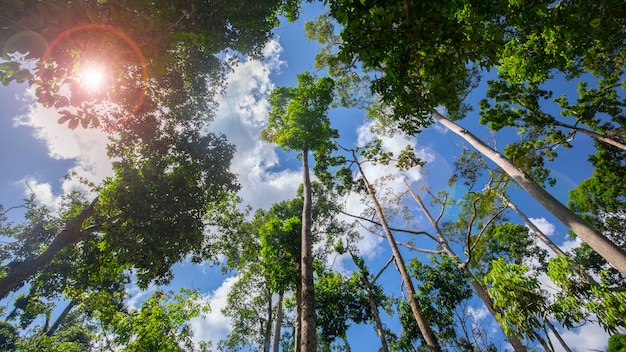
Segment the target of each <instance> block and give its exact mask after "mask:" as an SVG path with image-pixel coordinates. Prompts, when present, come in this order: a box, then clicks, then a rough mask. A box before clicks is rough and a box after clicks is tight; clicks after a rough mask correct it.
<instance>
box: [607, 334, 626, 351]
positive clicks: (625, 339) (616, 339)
mask: <svg viewBox="0 0 626 352" xmlns="http://www.w3.org/2000/svg"><path fill="white" fill-rule="evenodd" d="M606 351H607V352H624V351H626V335H624V334H615V335H612V336H611V337H610V338H609V348H608V349H607V350H606Z"/></svg>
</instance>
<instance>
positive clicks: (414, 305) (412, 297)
mask: <svg viewBox="0 0 626 352" xmlns="http://www.w3.org/2000/svg"><path fill="white" fill-rule="evenodd" d="M350 152H351V153H352V160H351V161H352V162H354V164H356V166H357V169H358V170H359V174H360V175H361V180H362V181H363V186H364V188H365V191H366V192H367V194H368V195H369V197H370V199H371V201H372V203H373V205H374V209H375V211H376V215H377V216H378V219H379V221H380V224H381V226H382V228H383V230H384V232H385V237H386V238H387V242H388V243H389V247H390V248H391V252H392V254H393V258H394V261H395V264H396V268H397V269H398V272H399V273H400V276H401V277H402V282H403V283H404V287H405V289H406V292H407V296H408V297H407V299H408V301H409V305H410V307H411V311H412V312H413V316H414V317H415V321H416V322H417V325H418V327H419V330H420V332H421V333H422V337H423V338H424V341H425V342H426V345H427V346H428V348H429V349H430V350H431V351H433V352H435V351H441V347H440V345H439V341H438V340H437V337H436V336H435V334H434V333H433V331H432V329H431V327H430V323H429V322H428V319H427V318H426V317H425V316H424V314H423V313H422V309H421V307H420V305H419V303H418V301H417V296H416V292H415V288H414V286H413V281H412V280H411V277H410V276H409V273H408V271H407V268H406V265H405V263H404V259H403V257H402V254H401V253H400V250H399V249H398V244H397V243H396V240H395V238H394V236H393V233H392V231H391V229H390V227H389V224H388V223H387V217H386V216H385V213H384V212H383V209H382V207H381V205H380V203H379V201H378V198H377V197H376V192H375V190H374V187H373V186H372V185H371V184H370V183H369V181H368V179H367V177H366V175H365V172H364V171H363V168H362V167H361V162H360V161H359V160H358V158H357V155H356V151H355V150H351V151H350Z"/></svg>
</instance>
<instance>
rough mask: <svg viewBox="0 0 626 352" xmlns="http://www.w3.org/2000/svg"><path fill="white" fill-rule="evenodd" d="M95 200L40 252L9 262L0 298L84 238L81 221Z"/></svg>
mask: <svg viewBox="0 0 626 352" xmlns="http://www.w3.org/2000/svg"><path fill="white" fill-rule="evenodd" d="M97 202H98V198H97V197H96V199H94V200H93V201H92V202H91V204H89V206H87V208H85V209H83V210H82V211H81V212H80V213H78V215H76V216H75V217H74V218H72V219H71V220H69V221H68V222H67V225H65V228H64V229H63V230H61V232H59V234H58V235H56V237H54V239H53V240H52V242H51V243H50V245H48V247H47V248H46V249H45V250H44V251H43V252H42V253H41V254H39V255H37V256H34V257H30V258H28V259H26V260H25V261H23V262H11V263H9V264H8V265H7V268H8V272H7V276H5V277H3V278H2V279H0V299H2V298H5V297H6V296H7V295H8V294H9V292H11V291H13V290H14V289H16V288H18V287H20V286H21V285H23V284H24V282H25V281H26V280H28V279H29V278H30V277H31V276H33V275H35V274H36V273H38V272H39V271H40V270H41V269H43V268H44V267H45V266H46V265H48V264H50V262H51V261H52V259H54V257H55V256H56V255H57V253H59V252H60V251H61V250H62V249H64V248H67V247H69V246H71V245H73V244H75V243H77V242H80V241H82V240H83V238H84V237H83V236H84V234H83V232H82V227H83V223H84V222H85V220H87V219H89V218H90V217H92V216H93V215H94V214H95V211H94V206H95V205H96V203H97Z"/></svg>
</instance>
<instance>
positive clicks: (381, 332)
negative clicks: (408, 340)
mask: <svg viewBox="0 0 626 352" xmlns="http://www.w3.org/2000/svg"><path fill="white" fill-rule="evenodd" d="M359 271H360V272H361V281H362V282H363V285H365V289H366V290H367V301H368V303H369V305H370V309H371V310H372V315H373V316H374V323H375V324H376V333H377V334H378V338H380V344H381V346H382V347H381V350H382V351H383V352H389V345H387V338H386V337H385V329H384V327H383V322H382V321H381V320H380V314H378V304H376V300H375V299H374V294H373V293H372V284H371V283H370V280H369V279H368V278H367V273H366V272H365V271H363V270H362V269H361V270H359Z"/></svg>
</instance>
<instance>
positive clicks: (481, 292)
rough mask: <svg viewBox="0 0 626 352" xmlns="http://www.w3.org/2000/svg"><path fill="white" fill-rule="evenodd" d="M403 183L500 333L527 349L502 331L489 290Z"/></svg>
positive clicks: (518, 348)
mask: <svg viewBox="0 0 626 352" xmlns="http://www.w3.org/2000/svg"><path fill="white" fill-rule="evenodd" d="M404 184H405V185H406V186H407V189H408V190H409V193H410V194H411V196H412V197H413V199H414V200H415V202H417V204H418V205H419V207H420V208H421V209H422V212H423V213H424V215H426V218H427V219H428V221H429V222H430V224H431V225H432V226H433V229H434V230H435V233H436V235H437V244H438V245H439V246H441V248H442V249H443V252H444V253H445V254H446V255H447V256H449V257H450V258H453V259H456V260H457V262H458V263H459V265H458V267H459V268H460V269H461V271H463V274H464V275H465V277H466V278H467V280H468V281H469V282H470V284H471V285H472V288H473V289H474V292H475V293H476V295H477V296H478V298H480V300H481V301H483V303H484V304H485V306H486V307H487V310H488V311H489V313H491V315H492V316H493V319H494V320H495V321H496V323H497V324H498V326H499V327H500V329H501V330H502V333H503V334H504V335H505V336H506V339H507V341H509V343H510V344H511V346H513V350H514V351H516V352H525V351H527V349H526V346H524V344H523V343H522V341H521V340H520V339H519V337H517V336H516V335H508V334H506V333H505V332H504V327H503V325H502V322H501V321H500V319H498V315H497V312H496V309H495V307H494V304H493V300H492V299H491V296H489V292H487V290H486V289H485V287H484V286H483V285H481V284H480V283H479V282H478V280H477V279H476V276H474V273H472V272H471V271H470V270H469V268H468V267H467V265H464V264H463V263H461V260H460V259H459V256H458V255H457V254H456V252H454V250H452V248H451V247H450V244H449V243H448V241H447V240H446V238H445V236H444V235H443V232H442V231H441V229H440V228H439V224H438V222H437V220H436V219H435V218H434V217H433V216H432V214H431V213H430V211H428V209H427V208H426V205H425V204H424V202H423V201H422V198H421V197H420V196H418V195H417V194H416V193H415V192H413V190H412V189H411V187H409V184H408V183H407V182H406V180H405V181H404Z"/></svg>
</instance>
